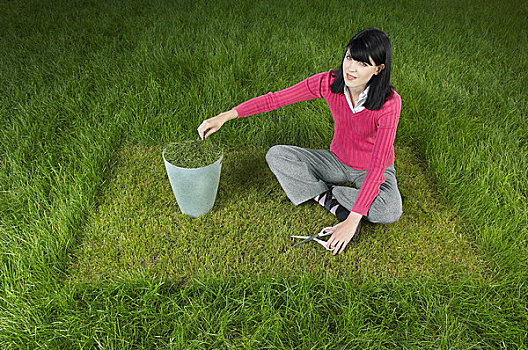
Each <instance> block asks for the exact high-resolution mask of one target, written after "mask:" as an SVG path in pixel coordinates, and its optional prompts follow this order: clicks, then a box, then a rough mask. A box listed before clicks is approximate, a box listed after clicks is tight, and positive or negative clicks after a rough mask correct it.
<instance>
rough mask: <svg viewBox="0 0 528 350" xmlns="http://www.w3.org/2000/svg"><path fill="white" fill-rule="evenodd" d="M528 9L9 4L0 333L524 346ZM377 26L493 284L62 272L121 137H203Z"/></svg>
mask: <svg viewBox="0 0 528 350" xmlns="http://www.w3.org/2000/svg"><path fill="white" fill-rule="evenodd" d="M527 6H528V5H527V4H526V2H523V1H513V0H512V1H504V2H501V3H496V4H495V3H489V2H486V1H477V0H472V1H465V2H456V3H453V2H451V1H436V2H426V3H422V2H417V1H416V2H408V1H406V2H403V1H391V2H386V1H374V2H370V3H356V2H350V3H343V2H338V1H330V2H328V1H324V2H323V1H316V2H313V1H306V2H291V3H288V2H286V3H284V2H278V1H270V2H257V3H254V2H249V1H243V2H240V1H236V2H235V1H227V0H226V1H220V2H213V3H199V2H191V1H182V2H177V3H170V2H165V1H161V0H159V1H131V2H125V3H123V2H117V1H106V2H98V1H83V2H81V1H53V2H50V1H40V2H31V1H22V0H18V1H7V2H0V44H1V47H2V50H1V51H0V81H1V82H2V88H1V89H0V121H1V123H0V131H1V135H2V136H1V137H0V157H1V162H0V193H1V195H0V212H1V217H0V219H1V221H0V256H1V258H0V259H1V264H0V310H1V311H0V344H2V346H3V347H5V348H9V347H13V348H15V347H33V348H35V347H46V346H48V347H59V346H62V345H68V346H78V347H105V348H140V347H147V348H148V347H156V346H160V347H162V346H169V344H170V343H174V344H178V343H179V342H183V343H185V344H187V345H189V346H194V347H198V348H200V347H216V346H218V347H230V346H239V347H244V346H246V347H251V346H252V345H255V346H261V347H266V346H269V347H272V346H275V347H307V348H310V347H312V348H317V347H320V346H321V344H323V345H324V344H330V345H328V347H332V345H331V344H333V343H331V342H330V341H331V340H335V339H338V340H336V343H335V344H337V345H341V346H347V347H353V346H359V345H358V344H361V345H365V346H370V347H394V346H398V347H418V346H419V347H435V348H437V347H443V348H471V347H473V348H486V347H523V346H526V333H525V331H524V329H526V321H527V320H526V314H527V306H526V305H527V304H526V299H525V295H526V291H527V288H526V284H525V281H526V276H527V273H526V271H527V269H526V267H527V266H526V262H527V258H528V256H527V250H526V239H527V236H528V231H527V230H528V229H527V227H528V225H527V224H528V209H527V207H526V202H527V201H526V197H527V193H528V191H527V186H528V185H527V184H526V181H525V179H526V178H527V175H528V173H527V170H526V169H527V168H528V167H527V164H526V160H527V159H528V144H527V136H526V135H527V134H526V130H525V129H526V128H525V123H524V119H525V117H526V115H527V113H526V112H527V103H526V100H525V97H526V95H527V92H528V91H527V89H528V87H527V86H526V84H525V80H526V66H527V59H528V58H527V57H526V55H525V54H524V53H525V52H526V51H527V43H528V40H527V35H528V34H527V32H526V28H527V24H528V23H527V20H526V18H528V16H527V14H528V9H527ZM368 26H376V27H380V28H381V29H383V30H385V31H386V32H387V33H388V34H389V35H390V37H391V39H392V42H393V47H394V66H393V72H394V84H395V86H396V87H397V91H398V92H399V93H400V95H401V96H402V99H403V110H402V116H401V121H400V126H399V130H398V138H399V140H401V141H402V142H405V143H407V144H411V145H413V146H414V147H415V148H416V149H417V150H418V151H419V152H420V154H421V155H422V156H423V158H424V159H425V160H426V162H427V164H428V166H429V169H430V171H431V174H432V175H433V176H434V179H431V181H435V182H436V184H437V186H438V188H439V189H440V191H441V193H442V194H443V195H444V196H445V197H446V198H447V199H448V200H449V202H450V203H451V204H452V205H453V207H454V208H456V210H457V211H458V213H459V215H460V216H461V217H462V218H463V220H464V221H465V222H466V223H467V227H466V229H467V230H468V232H470V233H471V234H472V235H473V237H474V238H475V240H476V242H477V243H478V245H479V247H480V248H481V249H482V251H483V252H485V254H486V255H487V257H488V259H489V262H490V263H491V264H494V265H495V267H496V272H497V278H496V284H494V285H491V286H475V285H469V286H468V285H457V284H453V285H449V286H436V285H435V283H434V281H433V282H423V281H419V280H416V281H411V282H407V281H379V283H378V284H364V285H359V286H350V285H346V284H341V283H342V282H335V283H336V284H334V282H320V281H309V282H306V283H308V286H309V288H307V287H306V286H304V287H303V286H302V283H304V282H294V283H293V284H288V283H287V282H280V281H278V282H276V283H277V284H278V285H279V286H280V287H277V288H275V287H271V288H272V291H271V292H270V293H271V294H269V295H270V296H266V297H262V296H260V297H257V298H256V300H255V299H253V301H251V302H247V303H246V300H247V299H245V297H244V296H245V295H247V294H245V293H250V294H251V293H253V295H254V294H255V293H256V294H257V295H260V294H259V293H267V292H266V290H267V289H266V288H268V286H270V285H271V286H273V285H274V284H273V283H275V282H269V281H241V282H236V283H234V282H230V281H220V282H218V284H215V283H216V282H215V283H213V284H202V282H196V284H195V285H191V286H188V287H181V288H180V287H177V286H173V287H171V288H169V289H166V290H163V292H161V291H160V289H159V287H158V285H156V284H154V285H152V284H150V282H147V281H135V282H134V281H124V282H123V284H122V285H117V286H78V285H67V284H64V283H63V280H64V276H65V271H66V269H67V266H68V264H69V263H70V261H69V257H68V255H69V252H70V251H71V249H72V247H73V245H74V244H76V239H77V238H78V237H79V236H80V233H81V232H82V230H83V223H84V222H85V220H86V217H87V216H88V215H90V214H91V213H92V212H93V210H94V208H95V206H96V205H97V194H98V193H99V190H100V189H101V187H102V186H104V184H105V179H106V177H107V175H108V172H107V171H108V169H109V168H111V167H112V164H113V157H114V156H115V152H116V151H117V149H118V148H119V147H120V146H121V145H122V144H130V143H139V144H164V143H167V142H169V141H172V140H179V139H185V138H191V137H192V138H195V137H196V128H197V126H198V125H199V124H200V122H201V121H202V120H203V119H205V118H209V117H211V116H214V115H216V114H218V113H220V112H222V111H225V110H227V109H230V108H232V107H233V106H235V105H237V104H238V103H241V102H243V101H245V100H247V99H249V98H251V97H254V96H257V95H260V94H263V93H266V92H268V91H275V90H278V89H282V88H285V87H287V86H290V85H292V84H294V83H296V82H298V81H300V80H302V79H304V78H306V77H307V76H309V75H311V74H315V73H318V72H321V71H327V70H329V69H330V68H336V67H337V65H338V64H339V60H340V59H341V57H342V50H343V49H344V45H345V44H346V42H347V41H348V40H349V39H350V37H351V36H352V35H353V34H354V33H355V32H357V31H358V30H360V29H362V28H364V27H368ZM330 118H331V115H330V112H329V111H328V109H327V107H326V106H325V104H324V101H311V102H304V103H302V104H297V105H293V106H288V107H285V108H283V109H281V110H278V111H276V112H273V113H268V114H266V115H261V116H255V117H249V118H247V119H244V120H237V121H233V122H230V123H229V125H226V126H224V127H223V129H222V130H221V131H220V132H218V133H217V134H216V135H215V136H214V137H215V138H217V139H218V140H219V141H221V142H224V143H226V144H230V145H233V146H239V147H242V146H244V145H248V144H249V145H253V146H256V147H262V148H265V147H269V146H271V145H273V144H277V143H287V144H296V145H299V146H303V147H314V148H315V147H327V146H328V144H329V142H330V139H331V130H329V128H328V125H329V121H330ZM246 285H250V287H248V289H246V288H245V287H244V286H246ZM336 285H337V286H338V287H335V286H336ZM215 286H222V287H215ZM174 288H176V290H179V291H181V293H188V294H186V296H185V297H180V296H178V295H177V294H173V293H172V292H173V291H174V290H175V289H174ZM273 288H275V289H273ZM336 288H337V289H336ZM339 288H343V289H339ZM319 290H326V291H327V292H328V293H329V294H328V295H326V294H323V293H321V292H314V291H319ZM226 291H229V292H226ZM330 295H336V299H335V300H336V301H335V304H332V300H334V299H329V298H330ZM213 296H214V297H213ZM225 296H232V298H231V299H224V297H225ZM281 296H285V297H281ZM356 297H357V298H359V299H354V300H355V301H354V302H351V301H350V299H347V300H348V301H343V300H344V299H343V298H356ZM365 300H367V301H370V302H366V303H365ZM189 305H191V307H190V308H189ZM237 305H238V306H237ZM328 305H331V306H328ZM327 308H328V309H327ZM170 310H178V311H174V312H171V311H170ZM249 310H250V311H249ZM305 310H308V311H305ZM237 315H238V316H237ZM240 315H243V317H241V316H240ZM172 316H173V317H175V318H177V317H181V318H183V319H191V322H190V323H184V322H179V321H175V318H173V317H172ZM237 317H239V318H237ZM233 318H234V321H233V323H230V322H231V321H229V319H233ZM299 319H300V320H301V321H298V320H299ZM127 320H128V321H127ZM270 320H271V321H270ZM351 320H352V321H355V322H352V321H351ZM321 324H323V325H324V326H323V330H322V331H321V332H320V333H319V332H318V331H316V330H315V329H316V328H317V326H319V325H321ZM354 327H356V328H354ZM150 328H152V329H153V330H152V331H150ZM351 328H352V329H353V330H350V329H351ZM228 330H230V331H231V333H228ZM305 332H308V333H305ZM354 332H355V333H354ZM299 334H302V337H301V338H295V339H300V340H299V341H295V340H293V338H292V337H293V336H298V335H299ZM307 334H308V335H307ZM218 336H220V338H217V337H218ZM332 336H335V337H333V338H332ZM336 337H337V338H336ZM350 339H353V340H354V341H350ZM413 339H414V340H413ZM246 344H249V345H246ZM304 345H306V346H304ZM174 346H175V347H177V345H174Z"/></svg>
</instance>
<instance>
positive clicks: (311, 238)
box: [290, 227, 335, 251]
mask: <svg viewBox="0 0 528 350" xmlns="http://www.w3.org/2000/svg"><path fill="white" fill-rule="evenodd" d="M330 228H332V227H325V228H324V229H322V230H321V232H319V233H317V234H315V235H313V236H290V237H291V238H300V239H302V241H300V242H297V243H295V244H294V245H292V248H293V247H297V246H298V245H299V244H303V243H306V242H310V241H315V242H317V243H319V244H320V245H322V246H323V247H325V249H326V250H329V251H333V250H334V249H335V248H328V246H327V245H326V243H327V241H323V240H321V239H319V238H320V237H325V236H330V235H331V234H332V233H334V231H328V232H325V230H326V229H330Z"/></svg>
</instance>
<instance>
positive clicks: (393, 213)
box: [367, 206, 403, 224]
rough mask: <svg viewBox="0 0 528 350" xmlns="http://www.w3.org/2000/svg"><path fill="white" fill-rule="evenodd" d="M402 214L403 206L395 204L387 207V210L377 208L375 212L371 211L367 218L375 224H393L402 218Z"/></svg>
mask: <svg viewBox="0 0 528 350" xmlns="http://www.w3.org/2000/svg"><path fill="white" fill-rule="evenodd" d="M402 214H403V211H402V208H401V207H398V206H394V207H391V208H385V210H382V211H379V210H377V211H375V212H373V213H370V212H369V214H368V216H367V219H368V221H370V222H372V223H375V224H393V223H395V222H396V221H398V220H399V219H400V217H401V216H402Z"/></svg>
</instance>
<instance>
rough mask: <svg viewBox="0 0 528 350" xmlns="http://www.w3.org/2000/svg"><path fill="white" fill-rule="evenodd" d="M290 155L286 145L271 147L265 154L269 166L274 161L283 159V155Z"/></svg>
mask: <svg viewBox="0 0 528 350" xmlns="http://www.w3.org/2000/svg"><path fill="white" fill-rule="evenodd" d="M288 153H291V152H290V150H289V146H287V145H275V146H272V147H271V148H270V149H269V150H268V152H267V153H266V162H268V164H269V165H271V164H272V163H273V162H274V161H275V160H276V159H278V158H284V156H285V155H287V154H288Z"/></svg>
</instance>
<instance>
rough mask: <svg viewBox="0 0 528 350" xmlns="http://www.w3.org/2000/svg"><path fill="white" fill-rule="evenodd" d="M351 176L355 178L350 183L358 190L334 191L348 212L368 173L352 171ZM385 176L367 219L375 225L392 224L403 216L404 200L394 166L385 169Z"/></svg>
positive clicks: (339, 188)
mask: <svg viewBox="0 0 528 350" xmlns="http://www.w3.org/2000/svg"><path fill="white" fill-rule="evenodd" d="M350 169H352V168H350ZM351 174H353V178H351V179H350V180H349V181H351V182H353V183H354V184H355V185H356V186H357V189H356V188H352V187H345V186H336V187H335V188H334V189H333V191H332V193H333V194H334V196H335V197H336V199H337V201H338V202H339V203H340V204H341V205H343V206H344V207H345V208H346V209H348V210H351V209H352V207H353V206H354V203H355V202H356V198H357V196H358V193H359V189H360V188H361V185H362V184H363V180H365V176H366V171H359V170H355V169H352V172H351ZM384 176H385V182H384V183H382V184H381V186H380V192H379V194H378V195H377V196H376V198H374V201H373V202H372V205H371V206H370V209H369V212H368V214H367V217H366V219H367V220H368V221H370V222H373V223H379V224H391V223H393V222H396V221H398V219H399V218H400V216H401V215H402V199H401V195H400V191H399V190H398V183H397V181H396V169H395V168H394V164H392V165H390V166H388V167H387V168H385V172H384Z"/></svg>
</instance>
